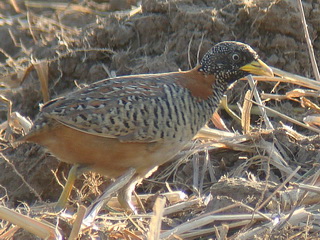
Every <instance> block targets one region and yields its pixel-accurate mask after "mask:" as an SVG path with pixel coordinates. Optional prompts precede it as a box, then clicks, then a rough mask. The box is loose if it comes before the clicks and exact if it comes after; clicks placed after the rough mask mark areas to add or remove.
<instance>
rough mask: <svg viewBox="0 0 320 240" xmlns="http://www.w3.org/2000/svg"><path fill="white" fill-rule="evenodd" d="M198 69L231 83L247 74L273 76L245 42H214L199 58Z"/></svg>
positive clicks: (269, 69)
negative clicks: (199, 64) (200, 58)
mask: <svg viewBox="0 0 320 240" xmlns="http://www.w3.org/2000/svg"><path fill="white" fill-rule="evenodd" d="M200 71H203V72H204V73H205V74H213V75H214V76H215V78H216V79H219V80H220V81H224V82H226V83H227V84H231V83H233V82H234V81H236V80H238V79H239V78H242V77H245V76H247V75H249V74H255V75H266V76H273V72H272V70H271V68H270V67H268V66H267V65H266V64H265V63H264V62H262V61H261V60H260V59H259V57H258V54H257V53H256V52H255V51H254V50H253V49H252V48H251V47H250V46H249V45H247V44H244V43H240V42H235V41H225V42H221V43H218V44H216V45H215V46H213V48H212V49H211V50H210V51H208V52H207V53H206V54H205V55H204V57H203V58H202V60H201V67H200Z"/></svg>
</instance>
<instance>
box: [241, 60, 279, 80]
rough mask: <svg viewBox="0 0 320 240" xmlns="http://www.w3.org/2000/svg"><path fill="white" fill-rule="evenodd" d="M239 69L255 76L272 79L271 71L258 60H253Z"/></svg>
mask: <svg viewBox="0 0 320 240" xmlns="http://www.w3.org/2000/svg"><path fill="white" fill-rule="evenodd" d="M240 69H241V70H242V71H246V72H248V73H251V74H255V75H262V76H269V77H273V71H272V69H271V68H270V67H269V66H268V65H267V64H265V63H264V62H262V61H261V60H260V59H258V60H254V61H252V62H251V63H248V64H246V65H244V66H242V67H241V68H240Z"/></svg>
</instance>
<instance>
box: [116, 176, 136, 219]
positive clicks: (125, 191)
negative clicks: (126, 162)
mask: <svg viewBox="0 0 320 240" xmlns="http://www.w3.org/2000/svg"><path fill="white" fill-rule="evenodd" d="M141 179H142V178H141V176H140V175H135V176H133V177H132V179H131V180H130V182H128V183H127V184H126V185H125V186H124V187H122V188H121V189H120V190H119V192H118V201H119V203H120V205H121V206H122V207H123V208H124V209H127V210H131V211H132V212H134V213H137V210H136V208H135V207H134V205H133V203H132V201H131V196H132V192H133V191H134V188H135V186H136V185H137V184H138V183H139V181H141Z"/></svg>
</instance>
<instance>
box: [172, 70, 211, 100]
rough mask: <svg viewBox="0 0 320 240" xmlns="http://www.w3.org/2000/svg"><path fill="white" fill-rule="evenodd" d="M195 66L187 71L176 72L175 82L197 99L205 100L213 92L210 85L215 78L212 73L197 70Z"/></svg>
mask: <svg viewBox="0 0 320 240" xmlns="http://www.w3.org/2000/svg"><path fill="white" fill-rule="evenodd" d="M199 68H200V66H197V67H195V68H193V69H191V70H189V71H184V72H179V73H177V84H179V85H180V86H182V87H184V88H187V89H189V91H190V92H191V95H192V96H194V97H196V98H199V100H207V99H208V98H210V97H211V96H212V94H213V89H212V86H213V84H214V83H215V81H216V79H215V77H214V76H213V75H212V74H210V75H209V74H205V73H203V72H201V71H199Z"/></svg>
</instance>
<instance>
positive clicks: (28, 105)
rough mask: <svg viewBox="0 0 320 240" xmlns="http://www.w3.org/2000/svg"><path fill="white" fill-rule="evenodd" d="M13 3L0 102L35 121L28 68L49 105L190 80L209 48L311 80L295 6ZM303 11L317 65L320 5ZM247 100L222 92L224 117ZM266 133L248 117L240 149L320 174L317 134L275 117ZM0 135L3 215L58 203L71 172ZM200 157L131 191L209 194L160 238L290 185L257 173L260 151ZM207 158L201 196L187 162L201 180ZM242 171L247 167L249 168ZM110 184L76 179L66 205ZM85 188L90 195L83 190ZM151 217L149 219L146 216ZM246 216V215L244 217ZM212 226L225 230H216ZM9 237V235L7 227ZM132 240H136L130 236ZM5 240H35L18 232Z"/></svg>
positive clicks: (0, 8)
mask: <svg viewBox="0 0 320 240" xmlns="http://www.w3.org/2000/svg"><path fill="white" fill-rule="evenodd" d="M11 2H16V4H17V7H16V9H15V8H14V6H13V4H12V3H10V1H1V2H0V83H1V88H0V94H1V95H2V96H5V97H6V98H7V99H10V100H11V101H12V111H13V112H19V113H20V114H21V115H23V116H25V117H28V118H30V119H31V120H32V119H34V118H35V116H36V114H37V113H38V112H39V104H41V103H43V95H42V92H41V86H40V81H39V74H38V72H37V71H36V67H34V66H35V65H38V66H40V67H42V68H43V69H46V70H47V71H48V72H47V76H48V80H49V82H48V84H49V95H50V98H55V97H57V96H60V95H64V94H66V93H68V92H70V91H72V90H74V89H76V88H77V86H82V85H85V84H90V83H92V82H95V81H97V80H101V79H104V78H108V77H112V76H121V75H128V74H139V73H160V72H170V71H178V70H179V69H181V70H188V69H191V68H192V67H194V66H196V64H197V62H198V61H199V59H200V58H201V57H202V56H203V54H204V53H205V52H206V51H207V50H208V49H209V48H210V47H211V46H212V45H213V44H215V43H218V42H220V41H223V40H237V41H241V42H245V43H248V44H249V45H251V46H252V47H253V48H254V49H255V50H256V51H257V52H258V53H259V55H260V57H261V59H262V60H263V61H265V62H266V63H267V64H268V65H270V66H274V67H276V68H279V69H282V70H285V71H287V72H290V73H294V74H298V75H301V76H305V77H307V78H311V79H314V78H315V76H314V74H313V69H312V66H311V63H310V57H309V54H308V49H307V44H306V40H305V36H304V32H303V27H302V23H301V17H300V14H299V11H298V8H297V4H296V1H291V0H272V1H265V0H257V1H247V0H216V1H209V0H169V1H161V0H142V1H136V0H121V1H116V0H110V1H107V0H106V1H103V0H101V1H94V0H74V1H59V2H55V3H54V1H48V2H46V1H29V2H25V1H22V0H16V1H11ZM140 5H141V6H140ZM303 6H304V11H305V18H306V20H307V24H308V30H309V34H310V38H311V40H312V44H313V46H314V52H315V57H316V59H317V60H318V59H320V38H319V37H318V36H319V34H320V17H319V16H320V3H319V1H318V0H306V1H303ZM296 88H299V86H295V85H293V84H288V83H279V84H277V83H275V82H261V83H259V84H258V89H259V91H260V92H265V93H273V94H286V93H287V92H289V91H291V90H293V89H296ZM247 89H249V84H248V83H247V82H246V81H241V82H239V83H237V85H236V86H235V87H234V88H233V89H232V90H230V91H229V92H228V102H229V105H230V108H232V107H234V108H232V109H234V111H235V112H236V113H237V114H239V110H237V109H236V108H237V103H240V104H241V105H242V103H243V99H244V95H245V92H246V90H247ZM239 90H240V91H239ZM308 99H309V100H310V101H312V102H313V103H314V105H315V106H319V98H318V96H317V95H316V96H315V95H312V96H310V97H309V98H308ZM266 104H267V105H268V106H269V107H271V108H272V109H274V110H276V111H278V112H281V113H283V114H285V115H287V116H289V117H292V118H294V119H296V120H299V121H302V120H303V118H304V117H306V116H309V115H310V114H313V113H318V112H317V111H316V110H315V109H316V108H310V107H305V106H301V99H299V98H298V99H296V101H292V100H290V99H282V100H281V101H280V100H272V99H271V100H269V101H268V102H267V103H266ZM1 107H2V108H1V110H2V111H1V112H0V119H1V121H2V122H5V121H6V120H7V108H6V106H5V104H3V105H1ZM220 114H221V116H222V119H223V120H224V121H225V123H226V125H227V128H228V129H230V130H231V131H236V132H239V133H242V128H241V125H240V124H239V123H238V122H237V121H235V120H234V119H233V118H232V117H230V116H229V115H228V114H227V112H226V111H225V110H223V109H222V110H220ZM270 121H271V122H272V124H273V126H274V127H275V128H276V130H275V131H271V132H270V131H269V132H264V131H263V129H265V125H264V122H263V120H262V119H261V116H260V115H257V114H253V116H252V121H251V123H252V127H253V128H254V130H253V132H256V133H259V141H258V140H257V139H255V140H250V141H247V142H245V143H244V146H247V147H252V146H254V145H255V144H257V145H259V144H261V142H262V140H263V141H265V142H267V143H272V144H276V145H277V144H278V145H277V146H281V149H282V150H283V152H281V156H282V157H283V159H285V162H286V164H287V165H286V166H289V167H290V168H291V169H292V170H294V169H296V167H298V166H300V167H301V169H300V170H299V172H298V174H299V176H305V174H306V173H309V171H311V170H312V169H313V168H314V167H317V166H318V165H319V156H320V155H319V154H320V153H319V137H318V135H317V133H315V132H313V131H312V130H308V129H305V128H303V127H301V126H297V125H295V124H293V123H291V122H289V121H287V120H283V119H282V118H279V117H278V116H275V115H270ZM280 121H281V123H280ZM282 124H283V125H282ZM284 125H285V126H288V127H292V129H293V131H296V132H297V133H299V134H301V136H300V135H299V136H297V135H294V134H293V133H292V132H290V133H289V132H288V131H289V130H288V129H283V126H284ZM2 135H3V138H2V140H1V143H2V144H1V145H2V155H1V156H2V157H1V159H0V173H1V174H0V186H1V188H0V197H2V199H3V202H4V204H5V206H7V207H9V208H12V209H15V208H17V207H18V206H21V205H23V204H27V205H28V206H34V205H37V204H40V203H43V202H55V201H57V199H58V197H59V195H60V193H61V190H62V187H61V185H59V183H58V181H57V179H59V180H60V181H61V182H62V183H64V182H65V180H64V176H66V175H67V172H68V170H69V169H70V166H69V165H67V164H64V163H61V162H59V161H58V160H56V159H55V157H53V156H51V155H50V154H49V153H48V152H46V151H45V149H43V148H42V147H40V146H37V145H35V144H22V145H19V146H18V147H15V148H13V147H11V146H10V144H9V143H8V141H7V139H5V137H4V136H5V131H3V132H2ZM15 137H18V135H17V134H16V135H15ZM255 141H258V142H259V143H257V142H255ZM207 154H208V155H206V154H204V153H203V152H199V153H198V154H196V155H193V156H191V157H189V158H188V159H183V160H182V161H180V162H179V163H175V167H174V169H175V170H174V171H171V174H169V173H168V172H170V171H168V170H167V169H172V168H173V167H172V166H173V165H172V163H169V164H167V165H166V166H162V167H160V168H159V170H158V171H157V172H156V173H155V174H154V175H153V176H152V178H151V179H152V181H151V180H150V179H149V180H145V181H144V182H143V184H142V185H141V186H140V187H139V188H138V189H137V192H138V193H156V192H157V191H160V192H164V191H167V189H166V187H165V186H164V184H163V183H164V182H167V183H168V184H170V186H171V187H172V188H173V190H181V191H184V192H185V193H186V194H187V195H188V196H189V197H190V198H192V197H193V196H197V197H199V196H200V197H205V196H208V193H210V192H211V197H212V200H210V201H209V203H208V204H207V205H205V206H204V207H202V208H200V210H199V211H189V212H187V213H184V214H181V216H174V217H172V218H170V219H171V222H170V221H169V220H168V219H167V220H168V222H166V223H165V224H163V226H164V227H163V228H164V229H166V228H167V229H171V228H173V226H176V225H177V224H178V223H180V222H184V221H187V220H189V219H191V218H193V217H196V216H197V215H198V214H200V212H210V211H214V210H217V209H221V208H222V207H225V206H228V205H230V204H232V203H234V202H243V203H245V204H247V205H249V206H251V207H253V208H255V207H256V206H257V204H260V203H261V201H263V200H265V199H266V198H267V197H268V196H270V195H271V194H272V192H273V191H274V190H275V189H276V187H277V186H278V185H279V184H281V183H282V182H283V181H284V180H285V176H288V173H286V174H283V169H279V168H278V167H277V166H275V165H270V166H269V167H270V168H269V169H268V174H269V175H268V174H267V173H266V172H265V171H262V170H261V169H262V167H261V166H262V165H263V164H266V162H264V163H261V161H262V160H261V159H262V158H261V159H260V158H259V159H260V160H261V161H260V162H259V161H257V160H256V161H255V160H252V159H253V158H254V157H255V156H257V155H259V156H260V155H261V156H262V155H263V156H266V154H265V152H264V150H263V149H261V148H258V147H257V149H254V150H253V151H246V150H242V149H237V148H231V149H230V148H229V149H227V150H226V149H225V148H213V149H212V150H210V151H209V152H208V153H207ZM207 156H209V162H210V163H209V164H210V166H211V168H212V169H213V171H211V172H210V171H204V173H205V174H204V175H203V179H202V185H201V184H200V185H201V187H200V186H198V187H197V188H195V187H194V186H195V182H194V181H195V178H194V177H193V173H194V168H195V166H196V165H195V162H198V163H199V162H200V166H201V167H200V170H199V171H200V172H201V171H202V170H203V169H204V168H203V162H204V161H205V159H206V157H207ZM245 159H247V160H248V159H249V160H251V162H250V163H245ZM206 164H208V163H207V162H206ZM206 166H207V165H206ZM209 169H210V168H209ZM239 169H241V170H239ZM164 172H165V173H168V174H164ZM226 176H228V177H229V178H228V177H226ZM267 176H268V179H267ZM303 179H306V178H303ZM303 179H300V181H302V180H303ZM102 180H105V181H102ZM266 180H268V181H269V182H268V184H263V183H265V181H266ZM90 181H91V182H90ZM242 181H244V183H243V182H242ZM297 181H298V180H297ZM108 182H109V181H108V180H107V179H106V178H104V177H101V176H98V175H96V174H87V175H86V176H83V177H81V178H80V179H79V180H78V181H77V183H76V186H77V188H78V189H80V190H79V191H78V192H76V191H75V192H74V193H73V195H72V197H73V203H75V202H77V200H79V198H80V197H79V194H80V195H81V194H84V195H86V197H87V199H86V200H85V204H87V202H88V201H89V200H88V199H90V198H95V197H97V195H98V193H99V190H97V189H100V191H101V190H102V189H104V188H105V187H106V186H107V184H108ZM252 182H259V183H257V184H253V183H252ZM83 183H85V185H86V186H87V187H85V188H84V187H82V186H83ZM98 185H99V188H97V186H98ZM90 186H91V187H90ZM92 186H93V187H92ZM79 192H80V193H79ZM262 193H263V196H262V195H261V194H262ZM218 199H219V201H218ZM314 206H316V205H314ZM269 207H270V206H269ZM147 208H148V207H147ZM148 210H150V211H151V210H152V204H151V205H150V208H148ZM282 210H283V211H284V209H282ZM226 212H231V213H240V212H243V208H242V207H238V208H235V209H231V210H229V211H226ZM244 212H250V211H249V210H248V209H245V211H244ZM265 212H267V210H265ZM51 220H52V219H51ZM52 222H54V220H52ZM2 224H4V223H2ZM65 225H68V224H65ZM217 225H221V222H218V223H217ZM2 226H4V225H2ZM6 227H7V228H9V227H8V226H7V225H6ZM60 227H61V228H63V229H66V230H65V236H68V231H70V228H71V227H70V225H68V226H60ZM250 227H251V226H247V228H246V229H241V228H238V229H237V228H236V229H233V230H230V231H229V232H228V234H227V236H228V237H230V239H232V237H235V236H237V234H239V233H240V232H243V231H246V230H248V229H250ZM309 227H310V225H309ZM130 229H131V230H132V229H134V226H131V228H130ZM132 231H133V230H132ZM237 231H239V232H237ZM301 232H303V234H306V233H305V232H304V229H303V230H301V229H298V230H297V229H291V228H289V227H288V228H284V229H283V230H279V229H278V230H275V231H272V232H268V233H265V235H257V236H255V237H254V238H251V239H269V238H270V239H288V238H289V237H292V236H294V235H295V234H296V235H297V237H296V238H292V239H300V237H301V236H300V234H298V233H301ZM0 234H1V232H0ZM99 234H100V233H99ZM104 234H105V235H104V236H105V238H103V237H101V236H100V237H101V238H100V239H109V238H108V237H110V239H117V238H120V239H121V238H122V237H115V235H114V236H113V235H112V236H111V235H108V234H107V233H104ZM215 234H216V233H215V232H214V231H213V232H212V233H211V234H208V235H204V236H203V238H201V237H196V238H189V239H207V238H208V237H211V238H213V239H218V237H217V235H215ZM308 234H309V235H308V238H307V239H316V238H317V237H319V236H318V228H312V227H310V229H309V232H308ZM89 236H90V234H83V236H82V238H81V239H90V237H89ZM121 236H122V235H121ZM303 236H305V235H303ZM13 239H36V238H35V237H34V236H33V235H31V234H30V235H28V234H27V233H26V232H24V231H21V230H19V231H18V232H16V233H15V235H14V237H13ZM123 239H125V238H124V237H123ZM126 239H134V238H126ZM177 239H178V238H177ZM220 239H223V238H220ZM247 239H250V238H247ZM301 239H302V238H301ZM303 239H306V238H303Z"/></svg>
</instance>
